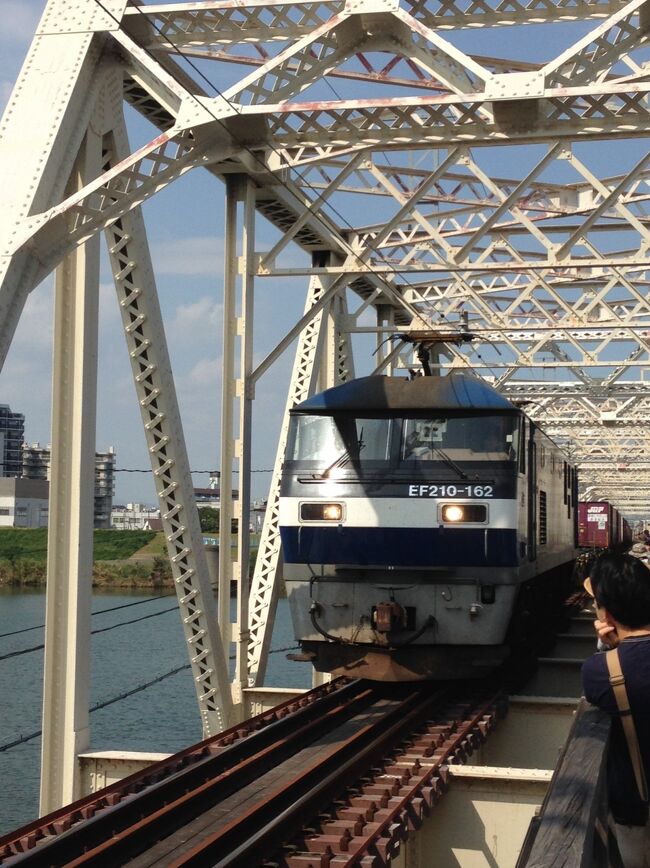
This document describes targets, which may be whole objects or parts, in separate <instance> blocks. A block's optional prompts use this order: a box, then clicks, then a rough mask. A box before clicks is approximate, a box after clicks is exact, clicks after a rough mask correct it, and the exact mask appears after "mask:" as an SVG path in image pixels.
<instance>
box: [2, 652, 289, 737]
mask: <svg viewBox="0 0 650 868" xmlns="http://www.w3.org/2000/svg"><path fill="white" fill-rule="evenodd" d="M297 647H298V646H297V645H289V646H287V647H286V648H272V649H271V650H270V651H269V654H281V653H282V652H284V651H292V650H293V649H294V648H297ZM228 659H229V660H234V659H235V655H234V654H231V655H230V657H229V658H228ZM190 666H191V664H190V663H185V664H183V666H176V667H175V668H174V669H170V670H169V672H164V673H163V674H162V675H157V676H156V677H155V678H152V679H151V681H145V682H144V684H139V685H138V686H137V687H133V688H131V690H126V691H124V693H120V694H118V695H117V696H113V697H111V698H110V699H106V700H104V701H103V702H97V703H95V705H93V706H91V708H89V709H88V711H89V713H90V714H92V713H93V712H95V711H99V710H100V709H102V708H106V707H107V706H109V705H113V704H114V703H115V702H120V701H121V700H123V699H128V697H129V696H133V695H134V694H135V693H140V692H141V691H143V690H147V688H149V687H152V686H153V685H154V684H159V683H160V682H161V681H164V680H165V679H166V678H170V677H171V676H172V675H176V674H177V673H178V672H183V671H184V670H185V669H189V668H190ZM42 734H43V730H42V729H38V730H35V731H34V732H30V733H28V734H27V735H20V736H18V737H17V738H14V739H12V741H8V742H5V743H4V744H0V753H4V752H5V751H7V750H10V749H11V748H12V747H17V746H18V745H20V744H25V743H26V742H28V741H32V740H33V739H35V738H38V737H39V735H42Z"/></svg>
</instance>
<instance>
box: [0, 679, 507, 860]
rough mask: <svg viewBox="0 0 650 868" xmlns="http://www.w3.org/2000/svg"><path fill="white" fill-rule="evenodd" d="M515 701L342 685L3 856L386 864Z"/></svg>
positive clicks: (153, 771)
mask: <svg viewBox="0 0 650 868" xmlns="http://www.w3.org/2000/svg"><path fill="white" fill-rule="evenodd" d="M504 704H505V699H504V697H503V695H502V694H501V692H500V691H498V690H496V689H494V688H493V689H488V690H486V689H482V690H481V689H478V688H475V687H468V686H467V685H465V686H464V687H459V686H445V687H442V688H440V689H437V688H434V686H432V685H431V684H424V685H423V684H411V685H386V684H377V683H374V682H363V681H353V682H345V681H342V680H340V681H339V682H334V683H333V684H332V685H328V686H326V687H324V688H319V689H318V690H316V691H311V692H310V693H309V694H306V695H305V696H304V697H302V698H301V700H300V702H289V703H285V704H284V705H282V706H279V707H278V708H277V709H274V710H273V712H272V713H270V714H265V715H260V716H259V717H257V718H252V719H251V720H250V721H247V722H246V724H243V725H241V726H239V727H236V728H234V729H232V730H229V731H228V732H226V733H224V734H222V735H220V736H217V737H215V738H213V739H209V740H207V741H205V742H202V743H201V744H200V745H197V746H196V747H195V748H192V749H188V750H187V751H183V752H181V753H180V754H176V755H174V756H173V757H170V758H169V759H168V760H165V761H163V762H162V763H157V764H156V765H155V766H153V767H151V768H149V769H147V770H145V771H144V772H142V773H139V774H136V775H132V776H131V777H130V778H126V779H125V780H124V781H121V782H120V783H119V784H116V785H113V786H112V787H110V788H108V789H107V790H104V791H102V792H101V793H99V794H97V795H96V796H91V797H87V798H86V799H83V800H81V801H79V802H77V803H75V804H74V805H71V806H69V807H68V808H65V809H62V810H60V811H58V812H56V813H55V814H52V815H50V816H49V817H45V818H42V819H41V820H38V821H36V822H35V823H33V824H31V825H29V826H26V827H24V828H23V829H21V830H18V832H16V833H14V834H13V835H10V836H5V838H0V865H2V868H5V866H13V865H33V866H39V868H42V866H46V865H56V866H60V865H70V866H91V865H92V866H98V865H104V866H116V865H121V864H125V863H127V862H128V864H129V865H130V866H133V868H145V866H152V865H169V866H181V865H182V866H199V865H210V866H212V865H218V866H222V868H226V866H242V868H244V866H246V868H252V866H254V865H267V866H271V865H275V866H287V868H307V866H312V868H335V866H336V868H339V866H344V865H350V866H352V865H363V866H378V865H385V864H387V863H388V862H390V860H391V859H392V858H393V857H394V856H395V855H396V853H397V852H398V850H399V846H400V842H401V840H402V839H403V838H404V837H405V836H406V835H407V834H408V832H409V831H410V830H413V829H415V828H417V827H418V825H419V824H420V823H421V821H422V819H423V817H424V815H425V814H426V813H427V812H428V811H429V810H430V809H431V807H432V806H433V805H434V804H435V802H436V801H437V800H438V798H439V797H440V796H441V795H442V793H443V792H444V790H445V787H446V774H445V767H446V765H447V764H449V763H452V762H462V761H463V760H464V758H465V757H466V756H468V755H469V754H470V753H472V752H473V750H474V749H475V748H476V747H477V746H478V744H480V742H481V741H482V740H483V739H484V738H485V737H486V735H487V733H488V732H489V731H490V729H491V728H492V727H493V725H494V723H495V721H496V719H497V717H498V716H499V715H500V713H501V712H502V710H503V707H504Z"/></svg>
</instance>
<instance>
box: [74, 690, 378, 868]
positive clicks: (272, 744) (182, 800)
mask: <svg viewBox="0 0 650 868" xmlns="http://www.w3.org/2000/svg"><path fill="white" fill-rule="evenodd" d="M373 698H376V691H375V690H374V689H373V688H372V687H368V688H367V689H365V690H363V691H362V692H360V693H359V692H358V691H357V692H355V693H354V694H353V695H351V696H348V697H341V701H340V702H339V703H338V704H334V705H331V704H330V706H329V707H328V708H324V709H323V708H321V707H320V705H318V707H317V711H318V712H319V713H317V714H316V715H310V717H309V719H308V720H307V721H305V722H302V725H300V726H296V724H297V723H298V721H296V719H295V718H292V719H291V720H290V721H282V723H285V722H287V723H288V724H289V725H291V724H293V726H292V727H291V729H290V730H288V731H283V732H282V733H281V734H280V736H279V737H277V733H276V737H275V738H271V739H269V738H268V737H267V738H266V739H264V741H265V742H266V744H264V745H260V744H259V743H258V742H259V740H257V739H256V738H255V735H257V734H255V735H253V736H250V737H249V738H248V739H246V740H245V741H244V742H242V744H241V747H242V748H246V747H247V746H248V745H250V746H248V749H246V750H245V751H244V753H245V755H244V756H243V757H242V758H241V759H237V761H236V763H235V764H234V765H229V761H231V760H232V758H231V754H230V752H229V753H228V756H224V754H220V755H219V756H218V757H217V759H221V760H222V763H221V764H220V765H221V766H222V768H221V769H219V768H214V767H213V768H212V776H211V777H210V778H209V779H208V780H204V781H202V782H201V783H198V784H196V783H194V782H193V781H192V780H189V779H188V778H189V776H188V775H184V774H183V773H180V774H178V775H176V776H174V778H172V779H170V780H169V786H167V787H166V788H165V795H166V798H168V799H169V801H167V800H164V799H161V798H160V794H159V793H156V798H155V800H154V799H151V798H148V796H149V793H148V792H145V793H143V796H144V803H143V802H142V801H141V800H140V799H138V801H137V804H135V808H136V811H137V814H136V817H137V819H135V821H134V822H132V824H131V825H130V826H128V827H125V828H123V829H122V830H120V831H114V832H113V833H111V832H110V831H109V832H108V835H105V836H104V839H103V841H102V842H101V843H100V844H98V845H97V846H95V847H93V848H92V849H88V850H86V852H83V853H82V854H80V855H79V856H78V857H77V858H75V859H73V860H70V861H68V862H66V863H65V864H66V865H69V868H80V866H88V865H119V864H121V863H122V860H128V859H129V858H131V857H132V856H133V855H134V854H137V853H139V852H141V851H142V850H144V849H146V848H147V847H150V846H151V845H153V844H155V843H156V842H158V841H159V840H161V839H162V838H165V837H167V835H169V834H170V833H171V832H172V831H176V830H177V829H179V828H180V827H182V826H183V825H186V824H187V823H188V822H190V821H191V820H192V819H194V818H195V817H197V816H199V815H200V814H202V813H204V812H205V811H206V810H207V809H208V808H210V807H212V806H214V805H216V804H218V803H219V802H220V801H222V800H223V799H224V798H226V797H228V796H230V795H232V794H233V793H234V792H237V791H238V790H239V789H241V788H242V787H244V786H247V785H249V784H251V783H252V782H253V781H255V780H256V779H257V778H258V777H259V776H260V775H261V774H264V773H266V772H267V771H269V770H270V769H272V768H274V767H275V766H277V765H279V764H280V763H282V762H284V761H286V759H287V758H288V757H290V756H291V755H292V754H293V753H296V752H297V751H298V750H300V749H301V748H302V747H303V746H304V744H305V743H308V742H310V741H312V740H315V739H316V738H318V737H320V736H321V735H323V734H325V733H326V732H328V731H329V730H331V729H332V728H333V727H334V726H336V725H339V724H340V723H341V721H342V720H347V719H348V718H349V716H350V713H351V712H352V711H357V710H358V709H359V707H363V706H365V705H367V704H368V703H369V702H370V701H372V699H373ZM310 710H312V709H310ZM270 729H271V727H268V728H267V729H265V730H264V732H263V733H260V735H267V736H268V734H269V730H270ZM236 747H239V745H237V746H236ZM193 777H195V776H193ZM179 794H180V795H179ZM152 801H153V802H154V804H153V805H151V804H150V803H151V802H152ZM129 814H130V815H131V817H132V816H133V811H129V810H128V807H127V811H126V816H127V817H129ZM110 820H111V818H110V817H108V818H107V821H108V824H109V825H108V827H107V828H110Z"/></svg>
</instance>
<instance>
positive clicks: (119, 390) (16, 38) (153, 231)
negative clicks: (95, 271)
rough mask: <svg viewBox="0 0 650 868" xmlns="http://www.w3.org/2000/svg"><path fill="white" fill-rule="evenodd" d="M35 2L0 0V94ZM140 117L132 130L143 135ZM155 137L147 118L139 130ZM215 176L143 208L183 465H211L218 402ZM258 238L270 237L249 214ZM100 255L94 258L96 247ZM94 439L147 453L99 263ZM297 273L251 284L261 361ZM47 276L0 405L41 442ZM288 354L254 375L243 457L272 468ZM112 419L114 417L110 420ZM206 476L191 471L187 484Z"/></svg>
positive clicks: (297, 287)
mask: <svg viewBox="0 0 650 868" xmlns="http://www.w3.org/2000/svg"><path fill="white" fill-rule="evenodd" d="M44 7H45V0H0V12H1V13H2V18H3V21H4V22H5V27H4V29H3V30H2V31H1V32H0V99H1V105H2V108H4V105H5V104H6V101H7V99H8V98H9V95H10V93H11V90H12V87H13V85H14V83H15V80H16V78H17V76H18V73H19V70H20V66H21V64H22V62H23V59H24V57H25V55H26V53H27V50H28V48H29V44H30V42H31V38H32V36H33V33H34V30H35V27H36V25H37V23H38V19H39V17H40V14H41V13H42V10H43V9H44ZM144 132H145V130H144V125H143V123H140V124H139V125H138V128H137V129H135V130H134V131H133V138H134V140H137V141H140V140H141V138H142V137H143V133H144ZM154 135H155V131H154V130H153V128H151V132H150V137H153V136H154ZM223 210H224V197H223V185H222V184H221V183H220V182H219V181H216V180H214V179H213V178H212V177H211V176H208V175H207V174H205V173H201V172H200V171H195V172H191V173H189V174H188V175H186V176H184V177H183V178H181V179H180V180H179V181H177V182H175V183H174V184H173V185H171V186H170V187H169V188H167V189H166V190H164V191H163V192H162V193H160V194H158V195H157V196H156V197H155V198H154V199H153V200H151V201H150V202H148V203H147V204H146V205H145V206H144V216H145V221H146V223H147V228H148V233H149V241H150V245H151V250H152V256H153V261H154V268H155V272H156V279H157V282H158V290H159V294H160V301H161V306H162V309H163V316H164V320H165V327H166V330H167V337H168V342H169V347H170V353H171V357H172V366H173V369H174V375H175V380H176V387H177V392H178V397H179V403H180V406H181V411H182V414H183V424H184V427H185V435H186V441H187V445H188V451H189V455H190V465H191V467H192V468H193V469H196V470H204V469H205V470H207V469H211V468H218V466H219V417H220V400H221V344H222V340H221V328H222V325H221V310H222V265H221V255H222V249H223ZM258 231H259V232H260V236H261V237H258V247H259V248H266V247H269V246H270V244H271V243H272V242H273V240H274V239H275V237H277V236H275V235H274V230H272V229H271V227H269V226H268V224H266V223H265V221H259V230H258ZM104 260H105V257H104ZM101 282H102V285H101V311H100V361H99V395H98V410H97V448H98V449H105V448H107V447H109V446H114V447H115V449H116V452H117V465H116V466H117V467H118V468H133V469H140V468H148V467H149V462H148V456H147V453H146V449H145V441H144V435H143V433H142V426H141V422H140V416H139V410H138V407H137V404H136V401H135V392H134V388H133V383H132V377H131V371H130V366H129V363H128V358H127V355H126V349H125V344H124V339H123V336H122V331H121V324H120V321H119V314H118V308H117V303H116V300H115V292H114V289H113V285H112V281H111V276H110V272H109V271H108V269H107V264H106V261H104V264H103V267H102V277H101ZM304 287H305V278H301V279H299V280H294V281H292V282H288V283H286V284H280V283H279V282H278V281H275V280H272V279H267V280H259V281H258V282H257V286H256V317H255V324H256V339H255V356H256V359H258V360H261V359H262V358H264V356H265V355H266V353H267V352H268V351H269V350H270V349H271V348H272V347H273V346H274V344H275V343H276V342H277V340H279V338H280V337H282V335H283V334H284V333H285V332H286V330H288V329H289V328H290V327H291V326H292V325H293V324H294V322H295V321H296V319H298V318H299V317H300V316H301V314H302V309H303V304H304ZM52 295H53V293H52V281H51V280H47V281H45V282H44V284H42V285H41V286H40V287H38V288H37V289H36V290H35V291H34V292H33V293H32V295H31V296H30V299H29V301H28V303H27V306H26V308H25V312H24V314H23V317H22V320H21V323H20V325H19V328H18V331H17V333H16V336H15V339H14V342H13V345H12V348H11V351H10V354H9V356H8V359H7V362H6V364H5V368H4V370H3V372H2V374H1V375H0V403H6V404H9V405H10V406H11V407H12V409H13V410H14V411H18V412H22V413H24V414H25V417H26V419H25V436H26V439H27V440H28V441H29V442H36V441H40V442H41V444H45V443H49V440H50V412H51V401H50V391H51V353H52ZM292 358H293V354H292V352H291V350H289V351H287V352H286V353H285V355H284V356H283V357H282V359H281V360H280V361H279V363H277V364H276V365H275V366H274V367H273V368H272V369H271V371H270V372H269V373H268V374H267V376H266V378H265V379H264V380H263V381H262V383H261V386H260V388H259V390H258V393H257V397H256V401H255V409H254V413H255V419H256V420H258V421H259V420H263V425H260V424H256V425H255V430H256V432H258V433H257V435H256V436H255V441H254V459H253V467H254V468H255V469H258V470H262V469H268V468H271V467H272V466H273V461H274V457H275V443H276V438H277V431H278V429H279V425H280V419H281V414H282V411H283V409H284V404H285V400H286V389H287V384H288V377H289V373H290V367H291V363H292ZM116 420H119V424H116ZM207 479H208V477H207V476H201V475H195V476H194V480H195V484H196V485H205V484H207ZM269 479H270V475H269V474H267V473H257V474H255V475H254V477H253V486H254V488H253V494H254V496H255V497H261V496H264V495H265V493H266V487H267V486H268V482H269ZM115 500H116V502H118V503H119V502H126V501H133V500H139V501H144V502H154V500H155V497H154V488H153V483H152V481H151V478H150V475H148V474H147V475H145V474H133V473H119V474H118V475H117V479H116V498H115Z"/></svg>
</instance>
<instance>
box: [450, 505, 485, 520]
mask: <svg viewBox="0 0 650 868" xmlns="http://www.w3.org/2000/svg"><path fill="white" fill-rule="evenodd" d="M440 520H441V521H442V522H444V523H445V524H459V523H463V524H468V523H469V524H482V523H483V522H485V521H486V520H487V506H485V505H484V504H482V503H443V504H441V505H440Z"/></svg>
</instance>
